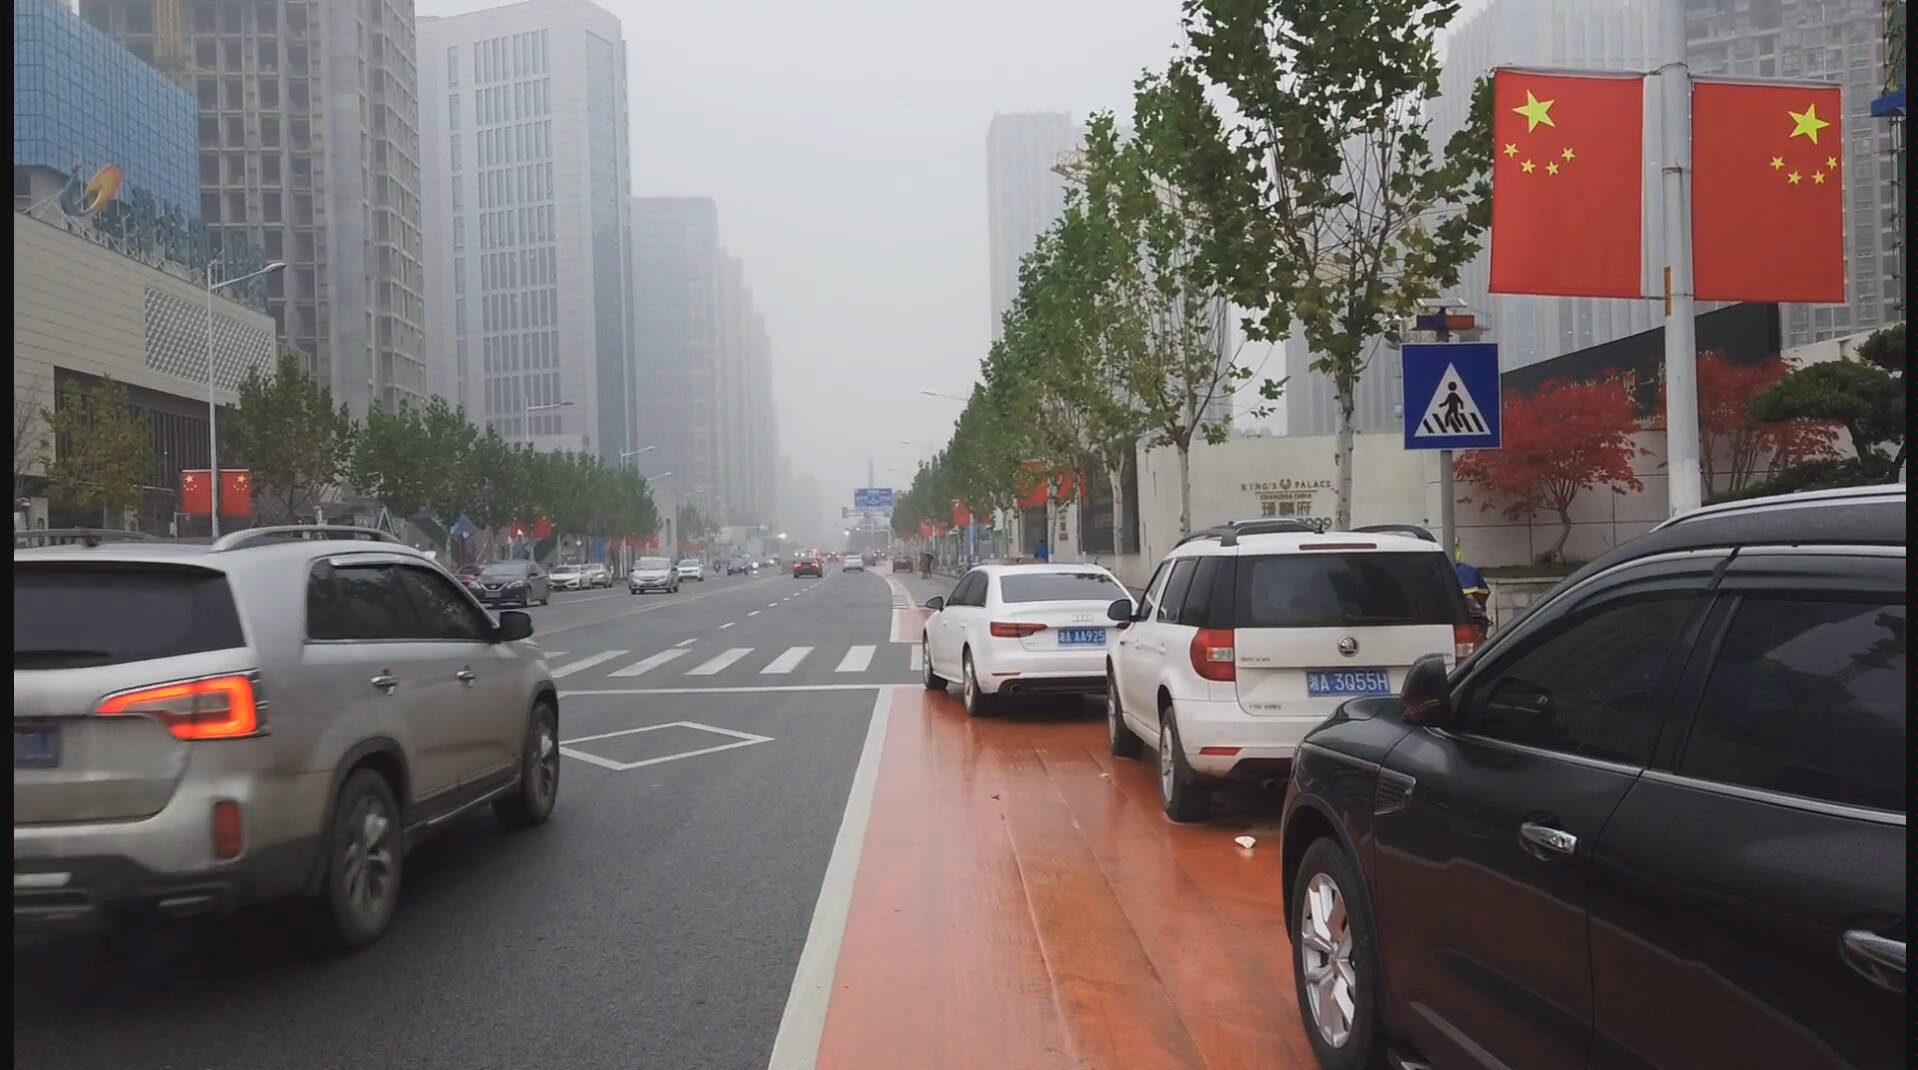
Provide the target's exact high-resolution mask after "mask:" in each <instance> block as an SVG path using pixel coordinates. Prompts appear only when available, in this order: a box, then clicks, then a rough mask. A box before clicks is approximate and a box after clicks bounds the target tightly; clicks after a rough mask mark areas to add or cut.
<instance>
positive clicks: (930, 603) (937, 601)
mask: <svg viewBox="0 0 1918 1070" xmlns="http://www.w3.org/2000/svg"><path fill="white" fill-rule="evenodd" d="M926 608H927V609H930V610H932V611H933V612H934V613H937V612H939V611H940V610H942V609H944V608H946V600H945V599H943V598H941V597H939V596H938V595H933V596H932V597H931V598H928V599H926Z"/></svg>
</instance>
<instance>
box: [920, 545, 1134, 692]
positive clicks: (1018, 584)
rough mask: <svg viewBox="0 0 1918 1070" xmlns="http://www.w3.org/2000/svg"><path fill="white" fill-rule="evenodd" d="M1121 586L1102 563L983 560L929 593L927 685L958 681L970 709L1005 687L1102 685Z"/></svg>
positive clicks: (923, 640) (924, 637)
mask: <svg viewBox="0 0 1918 1070" xmlns="http://www.w3.org/2000/svg"><path fill="white" fill-rule="evenodd" d="M1127 597H1128V596H1127V594H1126V589H1125V585H1124V584H1121V583H1120V582H1119V581H1118V579H1117V578H1115V577H1114V576H1113V575H1112V573H1110V572H1107V571H1106V570H1105V569H1103V568H1100V567H1098V566H1097V565H982V566H980V567H978V568H975V569H973V570H972V571H970V572H968V573H966V574H965V576H963V577H962V578H961V579H960V580H959V583H958V585H957V586H955V587H954V588H953V589H952V594H951V595H949V596H947V597H945V598H933V599H931V600H929V601H927V602H926V608H927V609H930V610H932V611H933V613H932V616H931V617H930V618H928V619H927V621H926V630H925V631H924V632H923V633H922V634H921V636H920V640H919V641H920V645H921V647H922V651H923V656H922V657H921V658H920V662H921V664H922V665H923V666H924V673H925V686H926V689H927V690H928V691H944V690H945V689H946V682H947V681H948V680H957V681H958V683H959V687H960V693H961V695H962V696H963V697H964V700H965V705H966V712H967V713H968V714H970V715H972V716H974V717H979V716H984V715H987V714H990V713H991V712H992V711H993V708H994V707H995V706H996V705H997V702H998V699H999V697H1000V696H1002V695H1022V694H1036V693H1054V694H1057V693H1065V694H1086V695H1096V694H1099V693H1101V692H1102V691H1104V690H1105V664H1106V646H1107V639H1108V636H1109V634H1110V631H1111V628H1110V624H1109V622H1108V620H1107V619H1106V615H1107V607H1109V606H1111V605H1112V604H1113V603H1114V602H1116V601H1123V600H1126V599H1127Z"/></svg>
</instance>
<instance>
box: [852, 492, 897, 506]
mask: <svg viewBox="0 0 1918 1070" xmlns="http://www.w3.org/2000/svg"><path fill="white" fill-rule="evenodd" d="M852 507H853V508H854V509H890V508H892V488H891V487H860V488H859V489H858V490H855V491H853V492H852Z"/></svg>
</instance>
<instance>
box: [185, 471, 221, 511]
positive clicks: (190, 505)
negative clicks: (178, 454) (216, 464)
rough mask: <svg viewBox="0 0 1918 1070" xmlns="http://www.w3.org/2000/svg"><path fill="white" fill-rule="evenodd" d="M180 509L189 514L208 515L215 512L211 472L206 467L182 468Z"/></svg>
mask: <svg viewBox="0 0 1918 1070" xmlns="http://www.w3.org/2000/svg"><path fill="white" fill-rule="evenodd" d="M180 511H181V512H182V513H185V514H187V515H188V516H207V515H208V514H210V513H212V512H213V478H212V473H211V472H209V471H208V470H206V469H204V468H185V469H181V471H180Z"/></svg>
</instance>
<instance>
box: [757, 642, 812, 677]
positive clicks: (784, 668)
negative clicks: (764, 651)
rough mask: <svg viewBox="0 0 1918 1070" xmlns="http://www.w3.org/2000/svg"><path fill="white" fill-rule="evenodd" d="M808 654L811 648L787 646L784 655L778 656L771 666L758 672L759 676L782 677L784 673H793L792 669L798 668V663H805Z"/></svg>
mask: <svg viewBox="0 0 1918 1070" xmlns="http://www.w3.org/2000/svg"><path fill="white" fill-rule="evenodd" d="M810 653H812V647H809V646H789V647H787V648H786V652H785V653H783V654H781V655H779V656H778V657H776V658H774V659H773V660H772V664H770V665H768V666H766V667H765V668H763V669H761V670H759V675H761V676H783V675H785V674H786V673H789V672H791V671H793V670H794V669H796V668H798V667H799V663H800V662H802V661H805V660H806V655H808V654H810Z"/></svg>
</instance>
